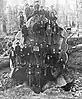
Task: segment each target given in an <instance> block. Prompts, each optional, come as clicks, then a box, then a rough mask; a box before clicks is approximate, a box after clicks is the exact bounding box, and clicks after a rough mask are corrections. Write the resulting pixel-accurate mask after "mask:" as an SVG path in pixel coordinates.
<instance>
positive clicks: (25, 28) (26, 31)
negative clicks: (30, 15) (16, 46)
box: [22, 23, 29, 43]
mask: <svg viewBox="0 0 82 99" xmlns="http://www.w3.org/2000/svg"><path fill="white" fill-rule="evenodd" d="M22 34H23V36H24V43H25V42H26V40H27V36H28V35H29V34H28V29H27V27H26V23H24V25H23V27H22Z"/></svg>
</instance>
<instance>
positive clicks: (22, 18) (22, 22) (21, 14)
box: [20, 11, 24, 28]
mask: <svg viewBox="0 0 82 99" xmlns="http://www.w3.org/2000/svg"><path fill="white" fill-rule="evenodd" d="M23 24H24V16H23V12H22V11H21V12H20V28H22V26H23Z"/></svg>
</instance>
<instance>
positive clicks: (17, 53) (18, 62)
mask: <svg viewBox="0 0 82 99" xmlns="http://www.w3.org/2000/svg"><path fill="white" fill-rule="evenodd" d="M16 44H17V45H16V46H15V53H16V63H17V64H18V65H19V64H20V62H21V59H20V52H21V47H20V45H19V42H17V43H16Z"/></svg>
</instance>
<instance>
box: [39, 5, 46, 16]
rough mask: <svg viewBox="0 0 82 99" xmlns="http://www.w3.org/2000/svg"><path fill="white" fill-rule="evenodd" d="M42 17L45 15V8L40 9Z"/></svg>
mask: <svg viewBox="0 0 82 99" xmlns="http://www.w3.org/2000/svg"><path fill="white" fill-rule="evenodd" d="M40 15H45V10H44V8H43V6H41V7H40Z"/></svg>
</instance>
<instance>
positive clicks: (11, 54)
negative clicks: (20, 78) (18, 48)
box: [10, 47, 16, 67]
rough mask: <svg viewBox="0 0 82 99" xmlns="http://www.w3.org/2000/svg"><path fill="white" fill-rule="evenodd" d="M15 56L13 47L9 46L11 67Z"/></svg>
mask: <svg viewBox="0 0 82 99" xmlns="http://www.w3.org/2000/svg"><path fill="white" fill-rule="evenodd" d="M15 58H16V54H15V50H14V48H13V47H11V51H10V59H11V61H12V64H13V67H15V65H16V64H15Z"/></svg>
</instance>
